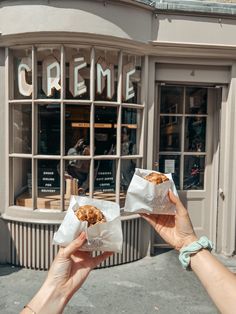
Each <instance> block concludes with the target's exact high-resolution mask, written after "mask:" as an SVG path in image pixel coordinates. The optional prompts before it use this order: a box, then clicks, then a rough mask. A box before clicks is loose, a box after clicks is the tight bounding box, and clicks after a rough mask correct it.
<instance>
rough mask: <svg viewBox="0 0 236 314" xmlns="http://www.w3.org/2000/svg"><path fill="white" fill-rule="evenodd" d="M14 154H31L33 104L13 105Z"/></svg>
mask: <svg viewBox="0 0 236 314" xmlns="http://www.w3.org/2000/svg"><path fill="white" fill-rule="evenodd" d="M11 109H12V120H13V121H12V122H13V125H12V131H13V139H12V140H13V145H12V150H13V153H23V154H30V153H31V136H32V113H31V111H32V110H31V104H23V105H20V104H17V105H15V104H14V105H12V106H11Z"/></svg>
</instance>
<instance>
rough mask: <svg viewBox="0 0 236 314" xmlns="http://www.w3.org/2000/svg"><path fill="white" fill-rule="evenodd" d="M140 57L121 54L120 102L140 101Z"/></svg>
mask: <svg viewBox="0 0 236 314" xmlns="http://www.w3.org/2000/svg"><path fill="white" fill-rule="evenodd" d="M141 66H142V63H141V57H140V56H133V55H126V54H124V55H123V69H122V70H123V71H122V102H124V103H133V104H140V103H141Z"/></svg>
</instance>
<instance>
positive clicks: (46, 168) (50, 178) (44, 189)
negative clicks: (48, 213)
mask: <svg viewBox="0 0 236 314" xmlns="http://www.w3.org/2000/svg"><path fill="white" fill-rule="evenodd" d="M37 171H38V189H37V191H38V198H37V207H38V208H50V209H60V207H61V203H60V161H58V160H45V159H43V160H42V159H40V160H38V167H37Z"/></svg>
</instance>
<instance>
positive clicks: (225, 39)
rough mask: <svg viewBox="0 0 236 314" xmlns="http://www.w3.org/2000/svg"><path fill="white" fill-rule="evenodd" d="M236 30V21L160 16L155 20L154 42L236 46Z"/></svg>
mask: <svg viewBox="0 0 236 314" xmlns="http://www.w3.org/2000/svg"><path fill="white" fill-rule="evenodd" d="M235 28H236V20H235V19H225V18H222V19H219V18H216V17H199V16H196V17H194V16H190V15H189V16H188V15H182V16H180V15H162V14H160V15H158V17H157V19H154V20H153V40H155V41H157V42H174V43H181V44H205V45H207V46H210V45H233V46H236V37H235ZM155 34H157V36H156V37H155Z"/></svg>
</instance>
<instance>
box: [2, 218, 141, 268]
mask: <svg viewBox="0 0 236 314" xmlns="http://www.w3.org/2000/svg"><path fill="white" fill-rule="evenodd" d="M7 225H8V229H9V232H10V234H11V244H10V245H11V247H10V260H9V261H8V262H9V263H10V264H13V265H16V266H23V267H27V268H32V269H45V270H47V269H48V268H49V267H50V265H51V263H52V261H53V259H54V258H55V256H56V254H57V252H58V249H59V248H58V246H56V245H52V238H53V234H54V232H56V231H57V229H58V225H48V224H33V223H21V222H16V221H9V222H8V224H7ZM122 229H123V237H124V239H123V250H122V253H120V254H118V253H115V254H114V255H113V256H111V257H109V259H108V260H106V261H104V262H103V263H102V264H101V265H100V266H98V268H101V267H108V266H113V265H119V264H124V263H128V262H132V261H135V260H137V259H140V258H142V257H143V256H141V254H140V247H141V246H140V241H141V236H140V230H141V219H140V218H135V219H130V220H123V221H122ZM98 254H100V252H93V256H97V255H98Z"/></svg>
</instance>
